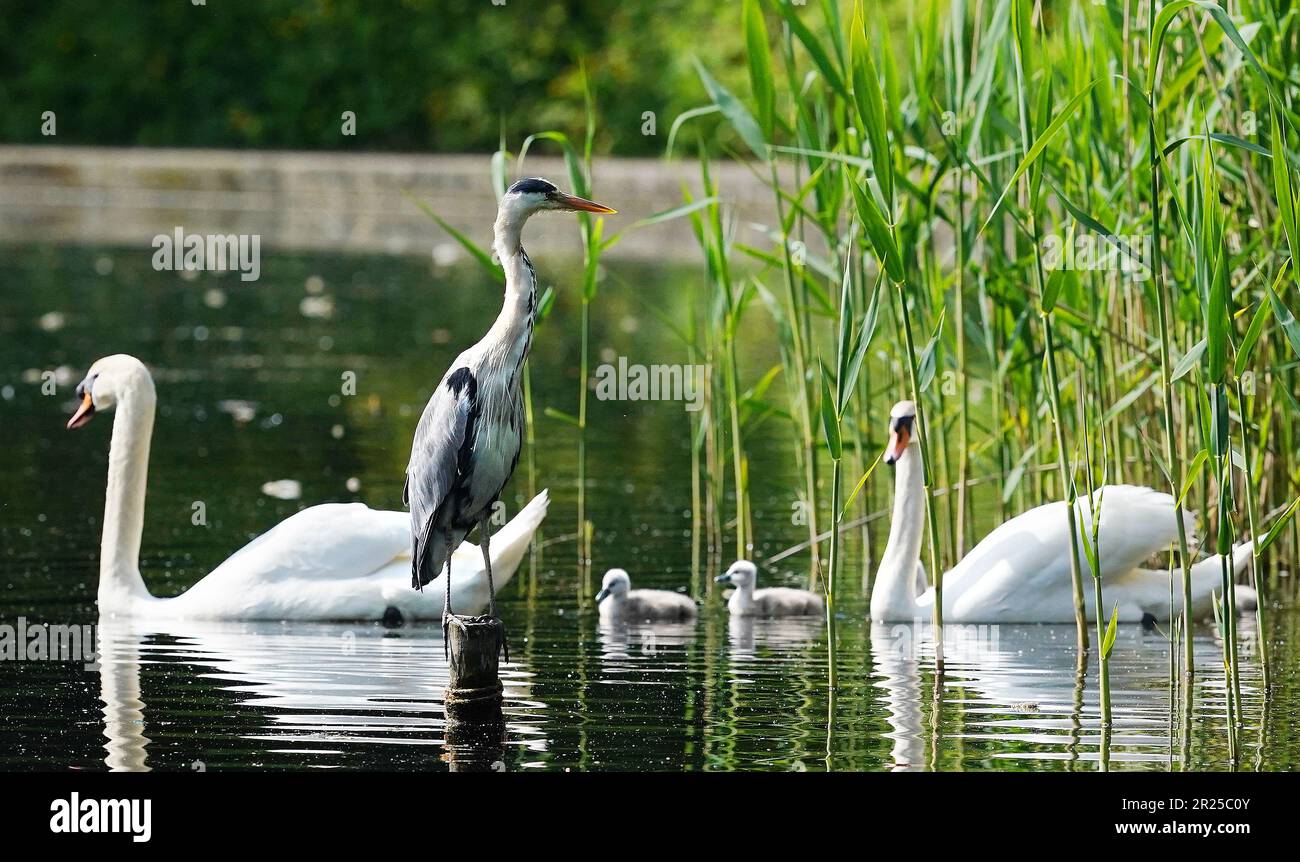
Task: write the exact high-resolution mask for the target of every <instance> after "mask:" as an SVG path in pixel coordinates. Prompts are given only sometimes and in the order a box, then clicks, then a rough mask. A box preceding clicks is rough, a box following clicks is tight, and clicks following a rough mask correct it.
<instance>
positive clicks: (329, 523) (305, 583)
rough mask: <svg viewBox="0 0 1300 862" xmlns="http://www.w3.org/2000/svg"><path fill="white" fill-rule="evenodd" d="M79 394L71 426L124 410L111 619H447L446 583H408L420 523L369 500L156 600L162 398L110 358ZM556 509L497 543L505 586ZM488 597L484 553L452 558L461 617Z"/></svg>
mask: <svg viewBox="0 0 1300 862" xmlns="http://www.w3.org/2000/svg"><path fill="white" fill-rule="evenodd" d="M77 397H78V399H79V400H80V402H81V403H80V406H79V407H78V408H77V412H76V414H75V415H74V416H73V417H72V419H71V420H69V422H68V427H69V428H80V427H81V426H83V425H85V424H86V423H87V422H89V421H90V419H91V417H92V416H93V415H95V414H96V413H102V412H104V411H106V410H110V409H112V408H114V407H116V408H117V416H116V418H115V419H114V421H113V438H112V443H111V445H110V448H109V454H108V487H107V490H106V492H105V501H104V533H103V537H102V539H101V541H100V557H99V611H100V613H101V614H107V615H110V616H130V617H143V618H187V619H227V620H384V621H386V622H389V623H394V622H400V621H402V620H411V619H421V618H433V619H437V618H438V617H440V616H441V615H442V601H443V590H442V587H441V584H439V586H438V587H436V588H434V589H428V590H425V591H424V592H417V591H416V590H413V589H411V586H410V581H411V576H410V568H411V527H410V516H409V515H408V514H407V513H406V512H380V511H376V510H374V509H371V508H370V507H369V506H366V505H365V504H363V503H324V504H322V505H319V506H312V507H311V508H308V509H304V510H302V511H301V512H298V513H296V514H294V515H291V516H290V517H288V518H286V519H285V520H284V521H283V522H281V523H280V524H279V525H277V526H275V527H273V528H272V529H270V530H268V531H267V532H265V533H263V534H262V535H261V536H258V537H257V538H256V539H254V540H253V541H252V542H249V543H248V544H247V545H245V546H244V547H243V548H241V549H240V550H239V551H236V552H235V554H234V555H233V556H231V557H230V558H229V559H228V560H226V561H225V562H224V563H222V564H221V565H219V566H218V567H217V568H216V569H215V570H213V571H212V573H211V574H209V575H208V576H207V577H205V578H203V580H201V581H199V582H198V583H197V584H195V585H194V586H193V587H191V588H190V589H189V590H187V591H186V592H184V593H182V594H181V595H179V596H176V597H175V598H158V597H156V596H153V595H150V594H149V590H148V588H147V587H146V586H145V584H144V580H143V579H142V578H141V577H140V564H139V560H140V537H141V533H142V532H143V529H144V498H145V485H146V481H145V480H146V476H147V474H148V470H149V443H150V437H151V436H152V434H153V420H154V404H155V400H156V396H155V394H154V385H153V378H152V377H150V376H149V371H148V370H147V369H146V368H145V366H144V363H142V362H141V361H140V360H138V359H136V358H135V357H133V356H127V355H125V354H117V355H115V356H108V357H105V358H103V359H100V360H99V361H98V362H96V363H95V364H94V365H92V366H91V367H90V371H89V372H87V374H86V379H85V380H83V381H82V382H81V383H79V384H78V385H77ZM547 505H548V497H547V493H546V492H545V491H543V492H542V493H540V494H538V495H537V497H536V498H534V499H533V500H532V502H530V503H529V504H528V505H527V506H525V507H524V509H523V510H522V511H521V512H520V513H519V514H518V515H516V516H515V517H514V519H513V520H511V521H510V522H509V523H508V524H506V525H505V526H504V527H502V528H501V530H500V531H499V532H498V533H496V535H494V536H493V537H492V539H493V541H492V545H491V548H492V569H493V572H494V574H495V575H496V578H497V585H498V587H500V586H503V585H504V584H505V583H506V582H508V581H509V580H510V577H511V576H512V575H513V574H514V572H515V569H516V568H517V567H518V565H519V562H520V560H521V559H522V558H523V555H524V552H525V551H526V550H527V548H528V544H529V542H530V541H531V540H532V536H533V533H534V531H535V530H536V529H537V526H538V525H539V524H540V523H541V522H542V519H543V518H544V517H545V516H546V508H547ZM445 576H446V575H445V574H444V575H442V576H441V577H445ZM487 600H488V589H487V578H486V576H485V571H484V569H483V555H482V554H481V553H480V551H479V549H478V547H477V546H475V545H471V544H469V543H468V542H466V543H464V544H462V545H461V546H460V547H459V548H457V549H456V551H455V553H454V554H453V555H452V601H453V603H454V604H455V607H457V608H458V609H461V610H462V611H463V612H466V613H479V612H481V611H482V609H483V608H484V607H485V606H486V605H487Z"/></svg>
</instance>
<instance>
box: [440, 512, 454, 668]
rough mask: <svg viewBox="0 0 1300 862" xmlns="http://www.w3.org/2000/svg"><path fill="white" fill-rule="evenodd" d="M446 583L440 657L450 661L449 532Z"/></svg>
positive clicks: (448, 536) (449, 537) (450, 548)
mask: <svg viewBox="0 0 1300 862" xmlns="http://www.w3.org/2000/svg"><path fill="white" fill-rule="evenodd" d="M446 535H447V582H446V583H445V584H443V589H442V657H443V658H445V659H447V660H448V661H451V652H450V650H451V647H450V646H449V643H450V642H449V639H448V635H447V629H448V625H449V623H450V622H451V552H452V547H451V531H448V532H447V534H446Z"/></svg>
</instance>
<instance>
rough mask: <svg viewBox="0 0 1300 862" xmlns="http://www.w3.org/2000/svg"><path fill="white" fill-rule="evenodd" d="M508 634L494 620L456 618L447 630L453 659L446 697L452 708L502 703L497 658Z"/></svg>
mask: <svg viewBox="0 0 1300 862" xmlns="http://www.w3.org/2000/svg"><path fill="white" fill-rule="evenodd" d="M504 635H505V626H504V625H502V623H501V620H498V619H494V618H493V617H487V616H482V617H461V616H455V615H453V616H452V618H451V625H450V626H449V627H448V629H447V637H448V639H449V640H448V643H447V647H448V653H449V655H450V657H451V664H450V668H449V670H450V678H449V679H448V681H447V691H446V696H445V699H446V703H447V705H448V706H450V705H452V704H455V705H457V706H472V705H475V704H479V703H483V702H493V703H497V704H499V703H500V702H501V680H500V678H499V677H498V676H497V668H498V664H497V657H498V656H499V655H500V654H501V642H502V638H503V637H504Z"/></svg>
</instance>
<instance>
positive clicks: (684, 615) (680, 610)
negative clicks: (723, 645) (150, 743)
mask: <svg viewBox="0 0 1300 862" xmlns="http://www.w3.org/2000/svg"><path fill="white" fill-rule="evenodd" d="M596 606H597V607H598V608H599V609H600V619H601V621H602V622H617V621H626V622H644V621H646V620H693V619H695V601H694V600H693V599H692V598H691V597H690V596H685V595H682V594H681V593H674V592H672V591H671V590H634V589H632V579H631V578H630V577H628V574H627V572H625V571H623V570H622V569H610V570H609V571H608V572H606V573H605V577H604V579H603V580H602V581H601V582H600V592H598V593H596Z"/></svg>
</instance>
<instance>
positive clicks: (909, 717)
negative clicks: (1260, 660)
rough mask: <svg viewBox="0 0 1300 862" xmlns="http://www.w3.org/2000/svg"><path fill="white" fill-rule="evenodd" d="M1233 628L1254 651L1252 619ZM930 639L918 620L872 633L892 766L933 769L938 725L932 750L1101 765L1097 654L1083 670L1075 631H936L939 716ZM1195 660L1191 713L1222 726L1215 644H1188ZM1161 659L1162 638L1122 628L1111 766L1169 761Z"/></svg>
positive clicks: (1246, 661)
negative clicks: (940, 656)
mask: <svg viewBox="0 0 1300 862" xmlns="http://www.w3.org/2000/svg"><path fill="white" fill-rule="evenodd" d="M1240 630H1241V631H1240V639H1241V643H1242V644H1248V643H1253V623H1252V621H1249V620H1243V621H1242V623H1241V625H1240ZM932 634H933V628H932V627H931V626H930V624H929V623H924V622H914V623H875V624H872V626H871V653H872V676H873V677H874V682H873V683H872V685H874V686H875V687H876V688H878V689H880V690H882V691H883V693H884V706H885V707H886V709H887V712H888V722H889V725H890V731H889V732H888V733H887V734H886V735H887V736H888V737H889V738H890V739H892V740H893V742H894V744H893V749H892V751H891V758H892V767H891V768H892V769H894V770H900V771H910V770H919V769H926V768H933V766H934V758H935V751H934V746H935V738H934V730H935V727H936V725H937V727H938V729H939V735H940V737H941V738H940V741H939V745H940V746H941V747H946V748H949V749H953V748H956V747H957V746H958V745H960V746H962V747H963V749H964V751H963V753H962V756H963V757H964V758H965V759H967V760H969V759H970V758H971V757H973V756H976V757H980V758H988V759H990V760H992V761H997V760H1007V759H1025V760H1040V761H1041V760H1063V761H1085V762H1093V763H1095V762H1096V761H1098V760H1099V759H1101V757H1102V756H1103V754H1102V738H1101V734H1100V720H1099V716H1100V706H1099V702H1098V691H1097V670H1096V658H1095V651H1094V655H1093V656H1091V662H1092V663H1091V664H1090V665H1089V666H1087V667H1080V666H1079V663H1078V653H1077V651H1076V649H1075V629H1074V626H1061V625H978V626H977V625H965V626H945V627H944V674H943V677H942V679H941V683H942V694H941V696H940V699H939V702H938V704H937V710H936V702H935V698H934V689H933V683H934V643H933V637H932ZM1248 652H1249V650H1245V651H1243V653H1242V659H1243V661H1242V671H1243V674H1242V683H1243V685H1242V697H1243V700H1244V702H1245V704H1246V708H1245V710H1244V711H1245V714H1246V718H1247V720H1248V721H1251V722H1253V721H1255V720H1257V718H1258V710H1259V708H1260V706H1261V703H1262V700H1261V698H1260V691H1259V689H1258V687H1257V685H1256V684H1257V682H1258V667H1257V665H1255V664H1254V662H1253V659H1252V657H1250V656H1249V655H1248V654H1247V653H1248ZM1196 658H1197V668H1196V673H1197V689H1198V691H1197V694H1196V702H1195V704H1194V707H1195V710H1196V714H1197V716H1198V717H1204V718H1207V719H1208V720H1210V721H1214V722H1221V721H1222V719H1223V713H1224V675H1223V666H1222V663H1221V662H1222V659H1221V653H1220V645H1219V644H1218V643H1217V642H1216V641H1215V640H1214V638H1213V637H1211V636H1210V635H1208V634H1205V635H1202V636H1199V637H1197V638H1196ZM1169 660H1170V656H1169V642H1168V641H1167V640H1166V639H1165V637H1164V636H1163V635H1162V634H1161V633H1159V632H1156V631H1144V630H1143V629H1142V628H1140V627H1138V626H1126V627H1123V628H1121V629H1120V630H1119V632H1118V636H1117V638H1116V642H1115V646H1114V648H1113V652H1112V653H1111V655H1110V686H1111V704H1112V724H1113V727H1112V730H1111V731H1110V734H1109V737H1108V740H1107V750H1106V753H1105V754H1106V757H1107V759H1108V761H1110V762H1120V761H1123V762H1128V763H1130V764H1135V765H1140V764H1142V763H1147V764H1161V765H1165V764H1168V763H1169V761H1170V756H1171V753H1170V743H1171V736H1170V722H1169V718H1170V715H1169V710H1170V703H1169V690H1168V687H1167V672H1168V668H1169ZM1162 670H1163V671H1164V673H1162ZM1174 744H1175V746H1176V745H1177V742H1175V743H1174ZM994 768H997V767H996V765H994ZM1003 768H1005V767H1003Z"/></svg>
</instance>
